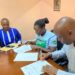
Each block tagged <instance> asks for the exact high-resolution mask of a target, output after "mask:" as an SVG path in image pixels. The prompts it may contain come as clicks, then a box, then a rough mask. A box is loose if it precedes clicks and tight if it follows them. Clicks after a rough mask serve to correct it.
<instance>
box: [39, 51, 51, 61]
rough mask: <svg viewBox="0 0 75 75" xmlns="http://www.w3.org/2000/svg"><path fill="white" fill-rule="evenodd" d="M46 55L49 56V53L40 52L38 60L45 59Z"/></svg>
mask: <svg viewBox="0 0 75 75" xmlns="http://www.w3.org/2000/svg"><path fill="white" fill-rule="evenodd" d="M48 56H51V53H50V52H48V53H41V55H40V60H45V59H46V58H47V57H48Z"/></svg>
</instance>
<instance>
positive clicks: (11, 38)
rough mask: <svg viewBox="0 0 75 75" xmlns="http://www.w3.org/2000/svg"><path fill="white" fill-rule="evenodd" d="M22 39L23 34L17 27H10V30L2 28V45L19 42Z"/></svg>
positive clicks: (0, 36)
mask: <svg viewBox="0 0 75 75" xmlns="http://www.w3.org/2000/svg"><path fill="white" fill-rule="evenodd" d="M19 41H21V34H20V33H19V31H18V30H17V29H15V28H9V30H8V31H4V30H3V29H0V44H1V47H3V46H6V45H8V44H11V43H17V42H19Z"/></svg>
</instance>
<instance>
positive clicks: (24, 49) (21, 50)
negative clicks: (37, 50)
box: [14, 45, 32, 53]
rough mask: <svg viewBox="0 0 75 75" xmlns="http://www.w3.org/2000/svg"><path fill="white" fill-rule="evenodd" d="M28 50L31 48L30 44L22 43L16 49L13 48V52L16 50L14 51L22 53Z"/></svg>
mask: <svg viewBox="0 0 75 75" xmlns="http://www.w3.org/2000/svg"><path fill="white" fill-rule="evenodd" d="M30 50H32V48H31V46H30V45H23V46H21V47H18V48H16V49H14V52H16V53H24V52H27V51H30Z"/></svg>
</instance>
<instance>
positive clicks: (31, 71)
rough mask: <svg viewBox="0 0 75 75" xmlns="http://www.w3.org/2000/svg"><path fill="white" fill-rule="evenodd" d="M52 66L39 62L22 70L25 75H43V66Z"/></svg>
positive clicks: (45, 62)
mask: <svg viewBox="0 0 75 75" xmlns="http://www.w3.org/2000/svg"><path fill="white" fill-rule="evenodd" d="M46 65H50V66H51V64H49V63H48V62H47V61H41V60H40V61H37V62H34V63H32V64H29V65H27V66H24V67H22V68H21V70H22V71H23V73H24V75H41V74H43V72H42V68H43V66H46Z"/></svg>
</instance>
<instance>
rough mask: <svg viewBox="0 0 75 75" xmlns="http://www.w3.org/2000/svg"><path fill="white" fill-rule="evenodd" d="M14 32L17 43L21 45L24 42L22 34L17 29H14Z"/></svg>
mask: <svg viewBox="0 0 75 75" xmlns="http://www.w3.org/2000/svg"><path fill="white" fill-rule="evenodd" d="M14 30H15V37H16V39H17V42H18V43H21V42H22V38H21V34H20V33H19V31H18V30H17V29H14Z"/></svg>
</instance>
